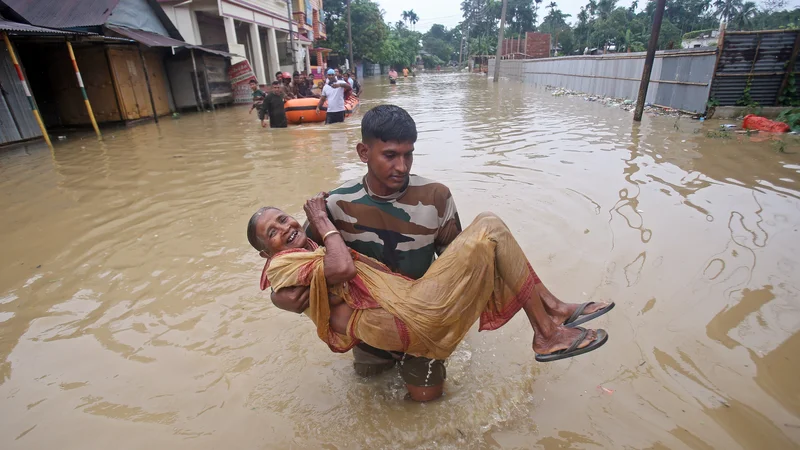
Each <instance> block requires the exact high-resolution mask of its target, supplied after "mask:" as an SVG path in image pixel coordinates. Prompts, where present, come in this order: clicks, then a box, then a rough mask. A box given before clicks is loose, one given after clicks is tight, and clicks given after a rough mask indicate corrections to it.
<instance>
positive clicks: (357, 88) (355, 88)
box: [352, 73, 361, 96]
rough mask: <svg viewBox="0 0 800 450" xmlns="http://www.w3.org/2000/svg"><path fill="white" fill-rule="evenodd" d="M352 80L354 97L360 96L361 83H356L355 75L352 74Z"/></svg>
mask: <svg viewBox="0 0 800 450" xmlns="http://www.w3.org/2000/svg"><path fill="white" fill-rule="evenodd" d="M352 79H353V91H355V93H356V95H358V96H360V95H361V83H359V82H358V78H356V74H355V73H354V74H352Z"/></svg>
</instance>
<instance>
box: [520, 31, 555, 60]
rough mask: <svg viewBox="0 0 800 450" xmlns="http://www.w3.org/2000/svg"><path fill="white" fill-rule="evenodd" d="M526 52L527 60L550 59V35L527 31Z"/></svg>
mask: <svg viewBox="0 0 800 450" xmlns="http://www.w3.org/2000/svg"><path fill="white" fill-rule="evenodd" d="M525 41H526V44H527V45H526V50H525V53H526V54H527V55H528V57H529V58H549V57H550V34H548V33H536V32H533V31H529V32H527V33H525Z"/></svg>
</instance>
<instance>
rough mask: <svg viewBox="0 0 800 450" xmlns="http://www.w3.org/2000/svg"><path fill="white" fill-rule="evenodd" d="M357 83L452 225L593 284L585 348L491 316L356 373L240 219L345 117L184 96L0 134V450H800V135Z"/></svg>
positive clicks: (284, 195) (340, 176)
mask: <svg viewBox="0 0 800 450" xmlns="http://www.w3.org/2000/svg"><path fill="white" fill-rule="evenodd" d="M365 96H366V99H367V100H366V101H365V102H364V103H363V104H362V112H363V111H364V110H365V109H367V108H369V107H372V106H373V105H375V104H378V103H380V102H392V103H396V104H399V105H401V106H403V107H406V108H407V109H408V110H409V111H410V112H411V113H412V115H413V116H414V117H415V118H416V120H417V124H418V127H419V129H420V140H419V142H418V143H417V149H418V150H417V158H416V161H415V170H414V171H415V172H416V173H418V174H421V175H425V176H428V177H431V178H435V179H438V180H440V181H443V182H445V183H446V184H448V185H449V186H450V188H451V189H452V191H453V193H454V195H455V199H456V202H457V204H458V206H459V208H460V212H461V216H462V220H464V221H465V222H469V220H471V219H472V217H474V216H475V215H476V214H477V213H478V212H480V211H482V210H492V211H495V212H497V213H498V214H500V215H501V216H502V217H503V218H504V219H505V220H506V222H507V223H508V224H509V225H510V226H511V227H512V229H513V230H514V231H515V233H516V235H517V237H518V239H519V241H520V243H521V244H522V246H523V248H524V249H525V250H526V252H527V253H528V255H529V257H530V258H531V261H532V263H533V265H534V267H535V268H536V269H537V271H538V272H539V273H540V275H541V276H542V278H543V279H544V280H545V281H546V282H547V283H548V285H549V286H550V287H551V289H552V290H553V291H554V292H556V293H557V294H559V295H560V296H562V297H563V298H564V299H567V300H572V301H587V300H590V299H605V298H613V299H614V300H616V302H617V308H616V310H615V311H614V312H613V313H612V314H610V315H609V316H607V317H604V318H603V319H599V320H597V321H596V322H595V323H594V324H593V325H596V326H602V327H605V328H606V329H608V330H609V332H610V335H611V339H610V341H609V343H608V344H607V345H606V346H605V347H604V348H603V349H602V350H600V351H598V352H594V353H591V354H589V355H586V356H582V357H580V358H576V359H574V360H567V361H563V362H557V363H552V364H539V363H536V362H535V361H534V359H533V354H532V352H531V350H530V344H531V337H532V336H531V332H530V330H529V326H528V325H527V323H526V322H525V319H524V318H523V317H517V318H515V319H514V321H512V322H511V323H510V324H509V325H508V326H506V327H505V328H503V329H501V330H500V331H498V332H494V333H480V334H478V333H477V332H474V331H473V332H472V333H471V334H470V335H469V336H468V338H467V340H466V341H465V342H464V343H463V344H462V345H461V346H460V348H459V350H458V351H457V352H456V353H455V354H454V355H453V357H452V358H451V359H450V361H449V367H448V373H449V380H448V385H447V394H446V397H445V398H444V399H443V400H441V401H439V402H436V403H431V404H426V405H420V404H414V403H411V402H408V401H405V400H404V395H405V390H404V389H403V386H402V383H401V381H400V378H399V375H398V374H397V373H390V374H386V375H384V376H381V377H379V378H377V379H373V380H362V379H359V378H356V377H355V375H354V374H353V372H352V367H351V356H350V355H337V354H333V353H330V352H329V351H328V349H327V347H326V346H325V345H324V344H322V343H321V342H319V341H318V340H317V338H316V337H315V332H314V329H313V327H312V325H311V323H310V321H308V319H305V318H303V317H301V316H297V315H294V314H291V313H286V312H283V311H280V310H277V309H276V308H274V307H273V306H272V304H271V303H270V302H269V299H268V296H267V295H266V294H264V293H262V292H260V291H259V289H258V278H259V274H260V270H261V260H260V258H259V257H258V256H257V255H256V254H255V252H253V251H252V250H251V249H250V248H249V246H248V244H247V240H246V238H245V233H244V230H245V224H246V221H247V218H248V217H249V216H250V214H251V213H252V212H253V211H254V209H255V208H256V207H257V206H259V205H262V204H271V205H276V206H280V207H283V208H285V209H287V210H288V211H291V212H295V213H299V212H300V211H301V210H302V208H301V204H302V202H303V200H304V199H305V198H306V197H308V196H310V195H311V194H313V193H316V192H317V191H320V190H326V189H330V188H332V187H334V186H335V185H337V184H338V183H339V182H341V181H344V180H346V179H349V178H353V177H356V176H358V175H360V174H361V173H362V172H363V171H364V170H365V169H364V167H363V166H361V164H360V163H359V162H358V160H357V158H356V155H355V151H354V147H355V144H356V143H357V142H358V138H359V133H358V119H356V120H350V121H349V122H348V123H346V124H343V125H336V126H330V127H322V126H303V127H295V128H290V129H287V130H276V131H269V130H262V129H261V128H260V127H258V126H257V123H256V120H255V117H254V116H248V115H247V108H232V109H227V110H222V111H219V112H217V113H216V114H212V113H206V114H189V115H186V116H183V117H182V118H180V119H179V120H172V119H164V120H163V121H162V122H161V124H159V125H158V126H156V125H153V124H148V125H143V126H138V127H134V128H131V129H127V130H118V131H111V130H109V131H106V139H105V140H104V141H103V142H99V143H98V142H97V141H95V140H94V139H93V138H92V137H91V136H89V135H72V136H69V138H68V139H67V140H66V141H57V143H56V148H55V151H53V152H51V151H50V150H48V149H47V148H46V147H44V146H43V145H41V144H31V145H28V146H25V147H18V148H14V149H10V150H9V149H6V150H5V151H1V152H0V192H1V193H2V194H1V195H0V210H2V211H3V214H2V216H1V217H0V226H2V230H3V233H2V235H1V236H0V247H2V248H3V252H2V254H1V256H0V267H2V273H0V416H1V417H2V420H0V436H1V437H0V446H1V447H2V448H4V449H15V448H29V449H34V448H36V449H38V448H76V449H77V448H81V449H89V448H91V449H107V448H118V449H128V448H130V449H139V448H170V449H176V448H328V449H333V448H339V449H345V448H348V449H349V448H416V447H421V448H433V447H441V448H531V447H537V446H539V447H543V448H653V449H656V448H694V449H707V448H775V449H777V448H792V447H798V446H800V384H798V379H799V378H798V372H800V333H798V330H800V304H798V291H800V184H798V183H799V182H800V175H798V173H799V172H800V155H798V154H783V153H778V152H776V150H775V148H776V147H774V144H771V143H769V142H755V140H756V139H754V138H749V137H745V136H735V138H733V139H720V138H710V137H708V136H706V131H707V130H713V129H715V127H717V126H718V123H715V122H707V123H705V124H700V123H699V122H694V121H691V120H689V119H681V120H679V121H677V122H676V119H675V118H668V117H647V118H646V119H645V121H644V122H643V123H642V124H641V125H635V124H632V121H631V114H630V113H628V112H624V111H621V110H617V109H612V108H607V107H604V106H602V105H598V104H594V103H588V102H584V101H582V100H579V99H569V98H553V97H551V96H550V95H549V94H548V93H546V92H545V91H543V90H540V89H535V88H522V87H521V86H520V85H518V84H516V83H511V84H509V83H505V84H501V85H500V86H499V87H498V86H494V85H492V84H491V83H487V81H486V80H485V79H484V78H482V77H480V76H471V75H440V76H439V75H433V76H423V77H419V78H417V79H414V80H409V81H405V82H401V83H400V84H399V85H398V86H396V87H389V86H379V85H378V84H377V82H376V81H367V83H366V94H365ZM701 127H704V128H701ZM81 138H83V139H81ZM785 142H786V144H787V151H790V152H800V144H798V141H797V138H796V137H795V138H791V137H788V138H785Z"/></svg>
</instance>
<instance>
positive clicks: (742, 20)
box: [733, 2, 758, 30]
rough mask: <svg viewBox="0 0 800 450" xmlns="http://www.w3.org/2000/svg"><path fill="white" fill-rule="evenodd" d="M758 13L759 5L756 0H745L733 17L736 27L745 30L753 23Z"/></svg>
mask: <svg viewBox="0 0 800 450" xmlns="http://www.w3.org/2000/svg"><path fill="white" fill-rule="evenodd" d="M757 14H758V7H757V6H756V4H755V3H754V2H744V3H743V4H742V7H741V8H739V11H737V12H736V17H734V18H733V24H734V26H735V27H736V28H738V29H740V30H744V29H745V28H748V27H750V26H751V25H752V24H753V19H755V17H756V15H757Z"/></svg>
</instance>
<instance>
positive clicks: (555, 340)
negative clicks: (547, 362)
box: [533, 326, 597, 355]
mask: <svg viewBox="0 0 800 450" xmlns="http://www.w3.org/2000/svg"><path fill="white" fill-rule="evenodd" d="M586 331H587V333H586V337H585V338H584V339H583V341H582V342H581V343H580V344H578V347H577V348H584V347H586V346H587V345H590V344H591V343H592V342H593V341H594V340H596V339H597V331H595V330H586ZM581 333H582V331H581V330H580V329H578V328H566V327H562V326H559V327H556V331H555V333H553V334H552V335H551V336H550V337H549V338H545V337H543V336H541V334H540V333H537V334H536V335H534V337H533V351H534V352H536V354H539V355H549V354H551V353H554V352H557V351H559V350H566V349H568V348H570V346H572V344H574V343H575V340H576V339H578V338H579V337H580V335H581Z"/></svg>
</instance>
